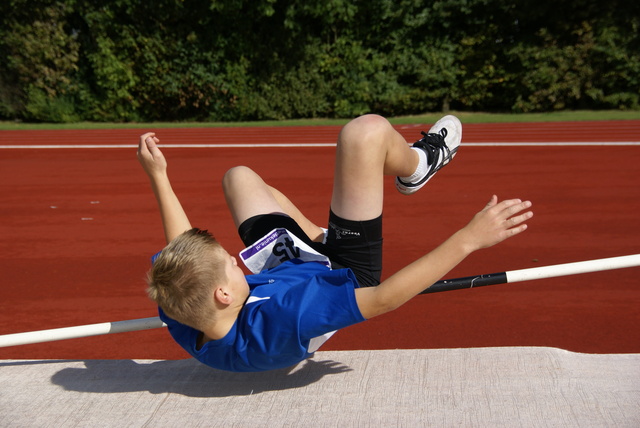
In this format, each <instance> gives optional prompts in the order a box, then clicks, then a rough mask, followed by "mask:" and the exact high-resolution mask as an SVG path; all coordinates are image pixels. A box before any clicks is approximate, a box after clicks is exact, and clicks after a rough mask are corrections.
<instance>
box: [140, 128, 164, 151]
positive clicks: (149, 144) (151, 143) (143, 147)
mask: <svg viewBox="0 0 640 428" xmlns="http://www.w3.org/2000/svg"><path fill="white" fill-rule="evenodd" d="M159 142H160V140H159V139H158V138H157V137H156V134H155V132H147V133H146V134H142V135H141V136H140V144H139V145H138V155H147V154H151V155H152V156H154V155H155V154H156V153H157V152H159V151H160V149H159V148H158V143H159Z"/></svg>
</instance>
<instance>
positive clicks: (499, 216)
mask: <svg viewBox="0 0 640 428" xmlns="http://www.w3.org/2000/svg"><path fill="white" fill-rule="evenodd" d="M529 207H531V202H529V201H524V202H523V201H521V200H520V199H507V200H504V201H502V202H498V197H497V196H496V195H493V196H492V197H491V200H490V201H489V203H488V204H487V205H486V206H485V207H484V209H483V210H482V211H480V212H479V213H477V214H476V215H475V216H474V217H473V219H472V220H471V222H470V223H469V224H468V225H467V226H466V227H465V228H464V229H462V231H463V232H466V233H467V234H468V236H467V237H468V241H467V242H468V243H469V244H470V245H471V246H472V250H474V251H475V250H478V249H481V248H487V247H491V246H492V245H495V244H497V243H499V242H502V241H504V240H505V239H507V238H510V237H512V236H515V235H517V234H519V233H522V232H524V231H525V230H526V229H527V225H526V224H525V223H524V222H525V221H527V220H529V219H530V218H531V217H533V212H531V211H526V212H524V213H522V211H524V210H526V209H528V208H529Z"/></svg>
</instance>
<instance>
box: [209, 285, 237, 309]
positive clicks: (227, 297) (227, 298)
mask: <svg viewBox="0 0 640 428" xmlns="http://www.w3.org/2000/svg"><path fill="white" fill-rule="evenodd" d="M213 298H214V299H215V301H216V302H218V303H221V304H223V305H230V304H231V303H233V296H231V294H229V293H227V292H226V290H225V289H224V287H216V289H215V290H214V291H213Z"/></svg>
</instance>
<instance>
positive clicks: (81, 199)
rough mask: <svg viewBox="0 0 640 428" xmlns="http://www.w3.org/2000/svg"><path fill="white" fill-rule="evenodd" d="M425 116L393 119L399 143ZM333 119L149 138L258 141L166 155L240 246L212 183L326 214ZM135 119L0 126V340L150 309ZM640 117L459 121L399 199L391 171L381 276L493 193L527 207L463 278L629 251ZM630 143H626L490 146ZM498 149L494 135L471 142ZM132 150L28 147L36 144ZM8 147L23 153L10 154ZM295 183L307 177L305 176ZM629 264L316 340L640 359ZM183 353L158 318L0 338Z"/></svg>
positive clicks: (147, 222) (147, 313) (83, 349)
mask: <svg viewBox="0 0 640 428" xmlns="http://www.w3.org/2000/svg"><path fill="white" fill-rule="evenodd" d="M425 128H428V126H424V127H418V126H413V125H411V126H401V127H398V129H399V130H400V131H401V132H402V133H403V134H404V135H405V136H406V137H407V139H409V140H415V139H416V138H417V137H419V130H420V129H425ZM338 130H339V128H338V127H333V126H322V127H306V128H302V127H285V128H249V129H247V128H198V129H160V130H158V135H159V137H160V138H161V139H162V142H163V143H165V144H166V143H171V144H179V145H184V144H187V143H194V144H230V145H233V144H238V143H251V144H256V145H258V146H261V145H264V147H253V148H246V147H216V148H185V147H183V148H167V149H165V154H166V156H167V157H168V159H169V162H170V173H171V177H172V179H173V182H174V187H175V189H176V191H177V193H178V195H179V196H180V197H181V200H182V201H183V203H184V205H185V208H186V210H187V212H188V213H189V215H190V217H191V219H192V223H193V224H194V225H198V226H200V227H204V228H208V229H210V230H212V231H214V232H215V233H216V235H217V236H218V238H219V239H220V240H221V241H222V242H223V244H225V245H226V246H227V248H228V249H229V250H230V251H231V252H237V251H239V250H240V249H241V244H240V242H239V240H238V238H237V237H236V236H235V231H234V228H233V224H232V222H231V219H230V217H229V215H228V214H227V212H226V207H225V205H224V201H223V200H222V192H221V188H220V184H219V181H220V178H221V176H222V173H223V172H224V171H225V170H226V169H227V168H229V167H231V166H234V165H238V164H245V165H249V166H251V167H253V168H255V169H256V170H258V171H259V172H260V173H262V174H263V175H264V176H265V178H266V179H267V181H269V182H270V183H271V184H273V185H275V186H276V187H279V188H280V189H281V190H283V191H284V192H285V193H287V194H288V195H290V197H291V199H292V200H293V201H294V202H295V203H297V204H298V205H299V206H300V207H301V208H302V209H303V210H304V211H305V212H306V213H307V214H308V215H309V217H311V218H312V219H314V220H315V221H317V222H319V223H323V222H325V221H326V218H325V217H326V213H327V204H328V201H329V196H330V195H329V192H330V190H331V175H332V165H333V148H331V147H299V148H292V147H287V148H278V147H269V146H268V145H269V144H274V143H276V144H277V143H304V144H315V143H322V144H330V143H333V142H334V141H335V139H336V136H337V132H338ZM142 132H143V131H142V130H94V131H0V147H3V148H0V186H1V187H0V188H1V189H2V190H1V196H2V197H1V199H0V201H1V202H0V236H1V237H0V272H2V277H1V279H0V281H1V284H0V334H9V333H16V332H23V331H32V330H40V329H47V328H57V327H67V326H74V325H83V324H92V323H100V322H108V321H120V320H127V319H136V318H145V317H151V316H155V315H156V311H155V308H154V306H153V304H152V303H151V302H150V301H149V300H148V299H147V298H146V296H145V294H144V274H145V271H146V270H147V269H148V267H149V257H150V256H151V255H152V254H153V253H155V252H156V251H157V250H159V249H160V248H161V247H162V246H163V237H162V232H161V224H160V219H159V216H158V213H157V210H156V206H155V201H154V199H153V196H152V194H151V191H150V189H149V185H148V183H147V179H146V176H145V175H144V173H143V172H142V171H141V169H140V167H139V166H138V164H137V161H136V159H135V149H134V148H133V145H135V144H136V143H137V137H138V135H140V134H141V133H142ZM639 141H640V121H637V120H630V121H613V122H573V123H572V122H564V123H536V124H490V125H466V126H465V130H464V143H467V144H468V146H467V147H463V148H462V149H461V150H460V152H459V155H458V156H457V157H456V159H455V161H454V162H453V163H452V164H451V165H450V166H447V168H446V169H444V170H443V171H441V172H440V173H439V174H438V177H436V178H435V179H433V180H432V181H431V182H430V184H429V185H428V186H427V187H426V188H425V189H423V190H421V192H419V193H418V194H416V195H414V196H412V197H405V196H401V195H399V194H398V193H397V192H396V191H395V190H394V188H393V182H392V180H391V179H389V181H388V189H387V190H388V193H387V199H386V203H385V260H384V262H385V276H387V275H389V274H390V273H392V272H393V271H395V270H397V269H399V268H400V267H402V266H403V265H404V264H406V263H408V262H409V261H411V260H412V259H413V258H416V257H418V256H420V255H421V254H423V253H425V252H427V251H429V250H430V249H431V248H433V247H434V246H436V245H437V244H439V243H440V242H441V241H442V240H444V239H446V237H447V236H448V235H449V234H450V233H452V232H454V231H455V230H457V229H458V228H460V227H462V226H463V225H464V224H465V223H466V222H467V221H468V220H469V219H470V218H471V216H472V215H473V214H474V213H475V212H476V211H477V210H479V209H480V208H482V206H484V204H485V203H486V201H487V200H488V199H489V197H490V196H491V194H492V193H496V194H498V195H499V196H500V197H501V198H509V197H521V198H526V199H531V200H532V201H533V202H534V210H535V213H536V215H535V217H534V219H532V221H531V222H530V228H529V230H528V231H527V232H526V233H525V234H524V235H521V236H519V237H517V238H514V239H512V240H510V241H507V242H505V243H503V244H501V245H499V246H496V247H493V248H491V249H488V250H484V251H483V252H478V253H476V254H474V255H472V256H471V257H469V258H468V259H467V260H466V261H464V262H463V263H462V264H461V265H460V266H459V267H457V268H456V269H455V270H454V271H453V272H451V274H450V275H448V277H450V278H451V277H460V276H468V275H475V274H482V273H493V272H500V271H505V270H514V269H524V268H529V267H537V266H546V265H551V264H557V263H566V262H574V261H582V260H589V259H596V258H604V257H613V256H621V255H627V254H636V253H640V225H639V223H638V220H639V216H640V214H639V213H640V187H639V186H638V185H639V181H640V180H639V179H640V167H639V165H640V144H638V143H637V142H639ZM519 142H520V143H521V142H573V143H589V142H591V143H601V142H631V143H633V142H636V144H629V145H570V146H563V145H551V146H532V145H523V144H504V143H519ZM474 143H475V144H479V143H482V144H484V143H501V144H497V145H495V146H487V145H474ZM123 144H124V145H128V146H131V147H121V148H118V147H111V148H67V149H47V148H37V147H36V148H34V147H33V146H43V145H69V146H74V147H77V146H79V145H105V146H114V145H123ZM9 146H20V148H7V147H9ZM300 183H305V186H301V185H300ZM639 269H640V268H630V269H622V270H617V271H608V272H600V273H593V274H584V275H577V276H569V277H560V278H553V279H546V280H538V281H530V282H524V283H518V284H505V285H494V286H490V287H483V288H479V289H475V290H462V291H451V292H445V293H438V294H431V295H425V296H419V297H417V298H415V299H414V300H413V301H412V302H410V303H408V304H407V305H405V306H403V307H402V308H400V309H398V310H397V311H395V312H393V313H391V314H388V315H385V316H382V317H379V318H376V319H373V320H370V321H367V322H365V323H362V324H360V325H357V326H353V327H350V328H347V329H345V330H343V331H341V332H340V333H339V334H337V335H335V336H334V338H332V339H331V340H330V341H329V342H328V343H327V344H326V345H325V347H323V350H348V349H392V348H457V347H485V346H552V347H558V348H562V349H567V350H571V351H578V352H592V353H638V352H640V284H639V281H638V280H637V277H638V273H639V272H640V270H639ZM186 356H187V355H186V354H185V353H184V352H183V351H182V350H181V349H180V348H178V346H177V345H175V344H174V343H173V342H172V341H171V339H170V338H169V336H168V334H167V332H166V331H164V330H163V329H157V330H151V331H145V332H135V333H124V334H115V335H108V336H99V337H93V338H83V339H74V340H66V341H58V342H51V343H43V344H34V345H27V346H20V347H11V348H0V359H9V358H35V359H37V358H53V359H58V358H59V359H94V358H99V359H103V358H114V359H115V358H118V359H119V358H125V359H133V358H136V359H138V358H149V359H178V358H185V357H186Z"/></svg>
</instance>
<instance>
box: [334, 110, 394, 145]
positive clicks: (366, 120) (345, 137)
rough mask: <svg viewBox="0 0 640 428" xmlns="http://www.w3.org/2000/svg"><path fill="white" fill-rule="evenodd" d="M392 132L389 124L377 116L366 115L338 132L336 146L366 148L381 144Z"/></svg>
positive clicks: (352, 121)
mask: <svg viewBox="0 0 640 428" xmlns="http://www.w3.org/2000/svg"><path fill="white" fill-rule="evenodd" d="M391 131H393V127H392V126H391V123H389V121H388V120H387V119H385V118H384V117H382V116H379V115H377V114H366V115H364V116H360V117H357V118H355V119H353V120H351V121H350V122H349V123H347V124H346V125H345V126H344V127H343V128H342V130H341V131H340V137H339V139H338V144H340V145H342V146H344V145H348V146H357V145H360V144H366V145H368V146H371V145H374V144H376V142H380V143H383V142H384V140H385V139H386V138H387V137H388V135H389V132H391Z"/></svg>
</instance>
